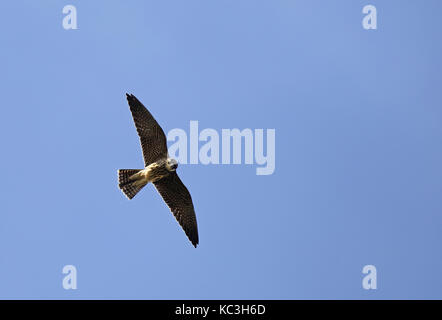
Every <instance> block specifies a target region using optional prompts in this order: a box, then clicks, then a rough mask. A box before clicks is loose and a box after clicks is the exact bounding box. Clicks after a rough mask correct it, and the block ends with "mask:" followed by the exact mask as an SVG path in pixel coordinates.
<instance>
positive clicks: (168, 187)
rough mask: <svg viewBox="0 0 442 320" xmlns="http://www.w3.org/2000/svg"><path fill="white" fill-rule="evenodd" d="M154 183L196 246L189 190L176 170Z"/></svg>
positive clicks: (193, 212)
mask: <svg viewBox="0 0 442 320" xmlns="http://www.w3.org/2000/svg"><path fill="white" fill-rule="evenodd" d="M154 185H155V187H156V188H157V190H158V192H159V193H160V195H161V196H162V197H163V199H164V201H165V202H166V203H167V205H168V206H169V208H170V210H171V211H172V213H173V215H174V216H175V218H176V219H177V221H178V223H179V224H180V225H181V227H182V228H183V230H184V232H185V233H186V235H187V237H188V238H189V240H190V242H192V244H193V245H194V246H195V248H196V246H197V244H198V226H197V223H196V215H195V209H194V208H193V203H192V197H191V196H190V193H189V190H187V188H186V186H185V185H184V184H183V182H182V181H181V179H180V178H179V177H178V174H177V173H176V172H172V173H171V174H170V175H169V176H167V177H165V178H163V179H161V180H159V181H156V182H154Z"/></svg>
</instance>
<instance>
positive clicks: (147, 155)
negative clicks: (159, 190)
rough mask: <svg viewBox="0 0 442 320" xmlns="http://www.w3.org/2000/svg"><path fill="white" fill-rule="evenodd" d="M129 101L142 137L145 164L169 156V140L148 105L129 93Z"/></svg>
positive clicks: (127, 95) (139, 134)
mask: <svg viewBox="0 0 442 320" xmlns="http://www.w3.org/2000/svg"><path fill="white" fill-rule="evenodd" d="M126 97H127V102H128V103H129V107H130V111H131V112H132V117H133V119H134V122H135V127H136V128H137V132H138V136H139V137H140V142H141V148H142V149H143V157H144V165H145V166H146V167H147V166H148V165H149V164H151V163H154V162H156V161H158V160H159V159H161V158H165V157H167V140H166V135H165V134H164V131H163V129H161V127H160V125H159V124H158V122H157V121H156V120H155V118H154V117H153V116H152V114H151V113H150V112H149V110H147V109H146V107H145V106H144V105H143V104H142V103H141V102H140V100H138V99H137V98H136V97H135V96H134V95H133V94H127V93H126Z"/></svg>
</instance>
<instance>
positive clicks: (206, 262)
mask: <svg viewBox="0 0 442 320" xmlns="http://www.w3.org/2000/svg"><path fill="white" fill-rule="evenodd" d="M68 4H73V5H75V6H76V8H77V18H78V29H77V30H65V29H64V28H63V26H62V19H63V17H64V15H63V13H62V9H63V7H64V6H65V5H68ZM367 4H373V5H375V6H376V8H377V11H378V21H377V23H378V26H377V27H378V29H377V30H364V29H363V28H362V24H361V21H362V19H363V17H364V15H363V13H362V8H363V7H364V6H365V5H367ZM441 10H442V3H441V2H440V1H438V0H427V1H417V0H413V1H411V0H410V1H399V0H390V1H374V0H370V1H368V0H357V1H356V0H347V1H344V0H341V1H325V0H324V1H317V0H316V1H312V0H303V1H296V0H287V1H279V0H273V1H270V0H266V1H264V0H260V1H256V0H253V1H252V0H241V1H237V0H235V1H233V0H223V1H220V0H211V1H202V0H198V1H196V0H188V1H141V0H140V1H86V0H73V1H69V0H63V1H61V0H57V1H55V0H53V1H32V0H28V1H2V2H1V4H0V42H1V50H0V70H1V76H0V93H1V95H0V99H1V106H2V108H1V110H2V115H1V117H0V143H1V146H2V153H1V158H0V159H1V160H0V163H1V170H2V173H1V176H2V183H1V186H0V191H1V202H0V297H1V298H60V299H78V298H86V299H89V298H135V299H194V298H196V299H223V298H231V299H304V298H319V299H327V298H335V299H341V298H350V299H358V298H362V299H385V298H442V275H441V270H442V235H441V227H442V215H441V213H442V197H441V191H442V167H441V164H442V90H441V81H442V59H441V57H442V45H441V39H442V19H441V18H440V13H441ZM126 92H130V93H133V94H135V95H136V96H137V97H138V98H139V99H140V100H141V101H142V102H143V103H144V104H145V105H148V106H149V109H150V111H151V112H152V113H153V114H154V116H155V117H156V118H157V120H158V121H159V122H160V124H161V125H162V126H163V128H164V130H165V131H166V132H168V131H169V130H171V129H173V128H182V129H184V130H186V131H188V130H189V123H190V121H191V120H197V121H199V126H200V129H203V128H213V129H215V130H217V131H218V132H221V129H223V128H239V129H244V128H252V129H256V128H264V129H268V128H274V129H275V130H276V169H275V172H274V174H273V175H267V176H258V175H256V172H255V169H256V166H254V165H246V164H242V165H202V164H200V165H190V164H188V165H181V166H180V167H179V168H178V173H179V175H180V176H181V178H182V180H183V181H184V182H185V184H186V185H187V186H188V188H189V190H190V192H191V194H192V197H193V201H194V204H195V209H196V213H197V218H198V226H199V234H200V246H199V247H198V248H197V249H194V248H193V247H192V246H191V244H190V242H189V241H188V240H187V238H186V237H185V235H184V233H183V232H182V230H181V228H180V227H179V225H178V224H177V222H176V221H175V219H174V217H173V216H172V214H170V212H169V209H168V208H167V207H166V205H165V203H164V202H163V201H162V199H161V198H160V196H159V195H158V193H157V192H156V191H155V189H154V188H153V186H151V185H149V186H147V187H146V188H145V189H143V190H142V191H141V193H140V194H139V195H137V196H136V197H135V198H134V199H133V200H131V201H129V200H127V199H126V198H125V197H124V195H123V194H122V193H121V191H120V190H119V189H118V186H117V175H116V171H117V169H119V168H141V167H142V164H143V161H142V157H141V152H140V146H139V141H138V137H137V134H136V131H135V128H134V126H133V122H132V119H131V115H130V112H129V108H128V106H127V103H126V100H125V93H126ZM368 264H370V265H374V266H375V267H376V268H377V287H378V288H377V289H376V290H364V289H363V288H362V279H363V276H364V275H363V274H362V268H363V266H365V265H368ZM65 265H74V266H75V267H76V268H77V282H78V283H77V286H78V288H77V289H76V290H65V289H64V288H63V287H62V279H63V277H64V275H63V274H62V269H63V267H64V266H65Z"/></svg>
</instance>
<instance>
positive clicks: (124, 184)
mask: <svg viewBox="0 0 442 320" xmlns="http://www.w3.org/2000/svg"><path fill="white" fill-rule="evenodd" d="M140 171H141V169H120V170H118V187H119V188H120V189H121V191H123V193H124V194H125V195H126V197H127V198H128V199H132V198H133V197H135V195H136V194H137V193H138V192H139V191H140V190H141V189H143V187H144V186H145V185H146V183H144V182H142V181H140V180H139V179H134V178H133V175H134V174H136V173H138V172H140Z"/></svg>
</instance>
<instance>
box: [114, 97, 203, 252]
mask: <svg viewBox="0 0 442 320" xmlns="http://www.w3.org/2000/svg"><path fill="white" fill-rule="evenodd" d="M126 97H127V101H128V103H129V107H130V111H131V113H132V117H133V119H134V122H135V127H136V128H137V132H138V136H139V137H140V142H141V149H142V151H143V157H144V166H145V168H144V169H120V170H118V186H119V188H120V189H121V190H122V191H123V193H124V194H125V195H126V197H127V198H128V199H132V198H133V197H135V195H136V194H137V193H138V192H139V191H140V190H141V189H142V188H143V187H144V186H145V185H146V184H148V183H149V182H152V183H153V184H154V186H155V188H156V189H157V190H158V192H159V193H160V195H161V197H162V198H163V199H164V201H165V202H166V204H167V205H168V206H169V208H170V210H171V211H172V213H173V215H174V216H175V218H176V220H177V221H178V223H179V224H180V225H181V227H182V228H183V230H184V232H185V233H186V235H187V237H188V238H189V240H190V242H192V244H193V246H194V247H195V248H196V246H197V245H198V227H197V223H196V215H195V209H194V207H193V203H192V197H191V196H190V193H189V191H188V190H187V188H186V186H185V185H184V184H183V182H182V181H181V179H180V178H179V177H178V174H177V173H176V169H177V167H178V162H177V161H176V160H175V159H172V158H170V157H169V155H168V152H167V143H166V135H165V134H164V132H163V129H161V127H160V125H159V124H158V123H157V121H156V120H155V119H154V117H153V116H152V115H151V113H150V112H149V111H148V110H147V109H146V107H145V106H144V105H143V104H142V103H141V102H140V101H139V100H138V99H137V98H136V97H135V96H134V95H133V94H127V93H126Z"/></svg>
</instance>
